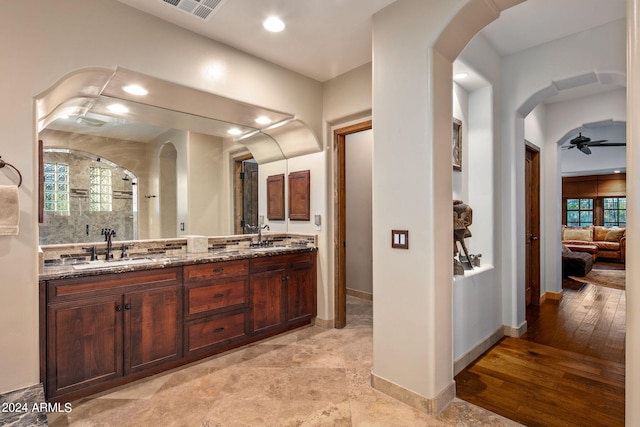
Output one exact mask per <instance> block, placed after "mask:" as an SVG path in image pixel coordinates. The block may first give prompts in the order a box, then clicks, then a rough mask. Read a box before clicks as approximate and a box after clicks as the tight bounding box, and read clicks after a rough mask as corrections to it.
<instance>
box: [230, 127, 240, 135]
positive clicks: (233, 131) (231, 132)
mask: <svg viewBox="0 0 640 427" xmlns="http://www.w3.org/2000/svg"><path fill="white" fill-rule="evenodd" d="M227 133H228V134H229V135H240V134H241V133H242V131H241V130H240V129H238V128H231V129H229V130H228V131H227Z"/></svg>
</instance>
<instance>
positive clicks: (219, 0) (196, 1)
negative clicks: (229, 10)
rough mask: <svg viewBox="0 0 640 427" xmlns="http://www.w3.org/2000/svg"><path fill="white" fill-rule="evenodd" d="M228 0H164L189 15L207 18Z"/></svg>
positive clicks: (163, 0)
mask: <svg viewBox="0 0 640 427" xmlns="http://www.w3.org/2000/svg"><path fill="white" fill-rule="evenodd" d="M226 1H227V0H162V2H163V3H165V4H168V5H170V6H174V7H176V8H178V9H180V10H181V11H183V12H186V13H188V14H189V15H193V16H196V17H198V18H200V19H203V20H207V19H208V18H210V17H211V16H213V15H214V14H215V12H217V10H218V9H220V7H222V5H223V4H224V3H225V2H226Z"/></svg>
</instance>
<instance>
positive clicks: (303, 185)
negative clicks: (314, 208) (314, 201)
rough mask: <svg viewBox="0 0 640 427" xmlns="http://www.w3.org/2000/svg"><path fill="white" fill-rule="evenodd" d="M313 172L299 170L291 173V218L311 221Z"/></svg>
mask: <svg viewBox="0 0 640 427" xmlns="http://www.w3.org/2000/svg"><path fill="white" fill-rule="evenodd" d="M310 185H311V172H310V171H308V170H306V171H298V172H291V173H290V174H289V218H290V219H291V220H296V221H309V219H310V216H311V214H310V211H311V209H310V206H311V187H310Z"/></svg>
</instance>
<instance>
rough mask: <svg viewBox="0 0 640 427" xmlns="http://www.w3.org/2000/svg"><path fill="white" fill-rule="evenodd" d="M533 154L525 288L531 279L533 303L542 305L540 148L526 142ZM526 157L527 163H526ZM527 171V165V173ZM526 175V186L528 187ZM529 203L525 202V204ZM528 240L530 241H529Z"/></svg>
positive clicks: (529, 188) (529, 191)
mask: <svg viewBox="0 0 640 427" xmlns="http://www.w3.org/2000/svg"><path fill="white" fill-rule="evenodd" d="M529 154H530V155H531V177H530V179H531V180H530V185H529V187H528V188H525V197H526V198H527V199H528V200H531V201H532V203H531V210H530V212H526V211H525V250H526V248H527V246H528V245H530V246H531V259H530V260H529V261H530V263H531V265H527V262H526V261H527V259H528V258H527V256H526V253H525V289H526V288H527V286H529V283H528V282H529V280H527V279H530V281H531V283H532V286H531V304H532V305H534V306H538V305H540V276H541V274H540V150H539V149H538V148H537V147H533V146H531V145H529V144H527V143H526V142H525V156H527V155H529ZM526 161H527V160H526V157H525V163H526ZM526 173H527V171H526V167H525V174H526ZM526 182H527V179H526V176H525V187H526ZM526 205H527V204H526V203H525V206H526ZM527 216H528V217H529V218H528V219H529V221H531V222H530V230H531V234H530V235H527V231H528V230H526V224H527ZM527 240H528V241H527ZM529 273H531V274H533V277H531V276H529Z"/></svg>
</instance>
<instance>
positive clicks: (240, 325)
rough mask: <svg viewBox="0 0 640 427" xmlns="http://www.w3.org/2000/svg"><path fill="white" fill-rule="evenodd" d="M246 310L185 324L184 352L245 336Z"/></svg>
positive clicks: (204, 349)
mask: <svg viewBox="0 0 640 427" xmlns="http://www.w3.org/2000/svg"><path fill="white" fill-rule="evenodd" d="M246 321H247V314H246V312H242V313H237V314H233V315H230V316H225V317H218V318H216V319H203V320H194V321H191V322H189V323H188V324H187V326H186V331H185V338H186V342H185V353H187V354H189V353H193V352H197V351H199V350H201V351H206V350H208V349H209V348H210V347H213V346H216V345H218V344H221V343H224V342H229V341H232V340H235V339H237V338H242V337H245V336H246V333H245V330H246V326H245V325H246Z"/></svg>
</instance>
